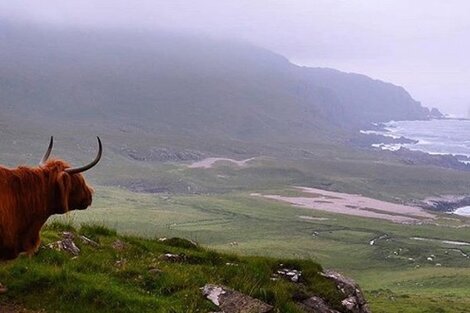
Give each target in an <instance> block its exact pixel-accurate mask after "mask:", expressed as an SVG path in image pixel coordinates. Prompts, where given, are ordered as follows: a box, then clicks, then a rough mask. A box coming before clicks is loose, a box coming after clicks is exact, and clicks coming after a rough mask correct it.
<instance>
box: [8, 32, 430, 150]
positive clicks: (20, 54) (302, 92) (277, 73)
mask: <svg viewBox="0 0 470 313" xmlns="http://www.w3.org/2000/svg"><path fill="white" fill-rule="evenodd" d="M0 82H1V84H0V109H1V110H2V117H4V118H6V117H8V119H7V122H10V123H13V125H14V124H15V122H14V121H15V120H23V121H25V120H26V121H31V122H36V123H39V124H41V123H42V124H45V123H48V124H57V121H59V123H61V122H62V123H65V124H66V126H63V127H64V128H76V129H77V130H84V129H89V128H90V127H94V128H106V129H109V130H121V131H126V130H129V129H139V130H143V131H145V132H147V133H158V134H160V135H165V136H179V137H185V136H186V137H189V138H205V139H208V138H213V139H214V140H217V139H218V140H241V141H252V142H263V143H275V142H283V141H289V142H316V141H319V140H320V141H321V140H325V139H328V140H331V139H336V138H338V134H343V135H344V129H357V128H359V127H362V126H364V125H367V124H368V123H370V122H379V121H385V120H390V119H424V118H427V117H428V115H429V110H428V109H425V108H423V107H421V106H420V104H419V103H418V102H416V101H414V100H413V99H412V98H411V97H410V95H409V94H408V93H407V92H406V91H405V90H403V88H400V87H396V86H393V85H391V84H388V83H383V82H379V81H375V80H372V79H370V78H368V77H366V76H362V75H355V74H346V73H341V72H338V71H334V70H327V69H318V68H303V67H299V66H296V65H293V64H291V63H289V62H288V60H287V59H285V58H284V57H282V56H280V55H277V54H275V53H273V52H270V51H267V50H265V49H261V48H257V47H254V46H250V45H248V44H244V43H240V42H232V41H225V40H219V39H209V38H204V37H198V36H190V35H181V34H172V33H165V32H160V33H153V34H149V33H142V32H140V33H139V32H134V33H131V32H118V31H91V30H73V29H69V30H60V31H59V30H56V29H48V28H35V27H34V26H31V25H30V26H24V25H23V26H18V25H12V24H8V23H3V24H0ZM340 137H341V136H340Z"/></svg>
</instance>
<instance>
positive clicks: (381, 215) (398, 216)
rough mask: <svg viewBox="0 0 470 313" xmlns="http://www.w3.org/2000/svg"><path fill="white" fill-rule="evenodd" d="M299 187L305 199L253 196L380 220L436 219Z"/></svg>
mask: <svg viewBox="0 0 470 313" xmlns="http://www.w3.org/2000/svg"><path fill="white" fill-rule="evenodd" d="M296 188H297V189H299V190H301V191H303V192H304V193H305V194H306V195H305V197H287V196H280V195H262V194H257V193H253V194H252V196H259V197H264V198H267V199H272V200H277V201H282V202H287V203H290V204H292V205H294V206H298V207H303V208H309V209H313V210H320V211H326V212H330V213H339V214H347V215H353V216H361V217H369V218H378V219H384V220H389V221H392V222H395V223H417V222H420V221H422V220H429V219H434V218H435V215H433V214H431V213H428V212H426V211H425V210H423V209H422V208H420V207H415V206H408V205H402V204H396V203H391V202H386V201H381V200H377V199H373V198H368V197H364V196H361V195H356V194H347V193H340V192H333V191H326V190H322V189H316V188H307V187H296Z"/></svg>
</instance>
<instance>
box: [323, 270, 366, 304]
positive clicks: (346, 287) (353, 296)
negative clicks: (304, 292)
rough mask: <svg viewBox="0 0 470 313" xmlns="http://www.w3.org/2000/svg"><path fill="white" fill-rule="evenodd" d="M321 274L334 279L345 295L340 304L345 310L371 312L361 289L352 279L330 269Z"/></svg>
mask: <svg viewBox="0 0 470 313" xmlns="http://www.w3.org/2000/svg"><path fill="white" fill-rule="evenodd" d="M322 275H323V276H325V277H326V278H328V279H331V280H332V281H334V282H335V284H336V286H337V287H338V289H339V290H340V291H341V292H342V293H343V294H344V295H345V298H344V299H343V300H342V301H341V304H342V305H343V306H344V307H345V308H346V309H347V310H349V311H350V312H353V313H371V311H370V309H369V305H368V304H367V301H366V299H365V298H364V295H363V293H362V291H361V289H360V288H359V286H358V285H357V283H356V282H355V281H354V280H352V279H351V278H348V277H346V276H343V275H342V274H340V273H338V272H335V271H331V270H327V271H325V272H324V273H323V274H322Z"/></svg>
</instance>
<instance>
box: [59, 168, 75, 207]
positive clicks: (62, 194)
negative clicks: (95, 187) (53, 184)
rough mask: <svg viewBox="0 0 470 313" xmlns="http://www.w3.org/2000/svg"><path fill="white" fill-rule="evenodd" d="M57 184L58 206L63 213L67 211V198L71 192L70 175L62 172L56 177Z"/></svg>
mask: <svg viewBox="0 0 470 313" xmlns="http://www.w3.org/2000/svg"><path fill="white" fill-rule="evenodd" d="M57 184H58V189H59V205H60V208H61V210H62V211H63V213H65V212H68V211H69V197H70V191H71V186H72V184H71V178H70V175H69V174H67V173H65V172H62V173H60V174H59V176H58V177H57Z"/></svg>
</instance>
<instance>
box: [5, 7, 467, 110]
mask: <svg viewBox="0 0 470 313" xmlns="http://www.w3.org/2000/svg"><path fill="white" fill-rule="evenodd" d="M469 14H470V1H467V0H439V1H437V0H344V1H341V0H336V1H333V0H329V1H327V0H282V1H281V0H233V1H232V0H192V1H191V0H186V1H178V0H167V1H158V0H141V1H138V0H132V1H131V0H126V1H125V0H65V1H64V0H38V1H31V0H29V1H24V0H1V1H0V18H2V19H9V20H14V21H20V22H31V21H33V22H39V23H48V24H56V25H59V26H63V25H64V26H65V25H73V26H81V27H82V26H85V27H107V28H114V27H121V28H141V29H142V28H144V29H161V28H165V29H176V30H190V31H192V32H198V33H207V34H210V35H215V36H223V37H232V38H237V39H243V40H247V41H250V42H252V43H254V44H256V45H258V46H262V47H265V48H268V49H271V50H273V51H276V52H278V53H280V54H283V55H284V56H286V57H287V58H289V59H290V60H291V61H292V62H294V63H297V64H302V65H309V66H321V67H333V68H337V69H339V70H343V71H347V72H358V73H363V74H366V75H369V76H372V77H374V78H377V79H381V80H385V81H390V82H392V83H395V84H397V85H401V86H403V87H405V88H406V89H407V90H408V91H410V93H411V94H412V95H413V97H414V98H415V99H417V100H419V101H421V102H423V104H424V105H426V106H429V107H433V106H436V107H438V108H440V109H442V110H443V111H445V112H446V113H454V114H467V111H468V110H469V108H470V57H469V56H470V18H469Z"/></svg>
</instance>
